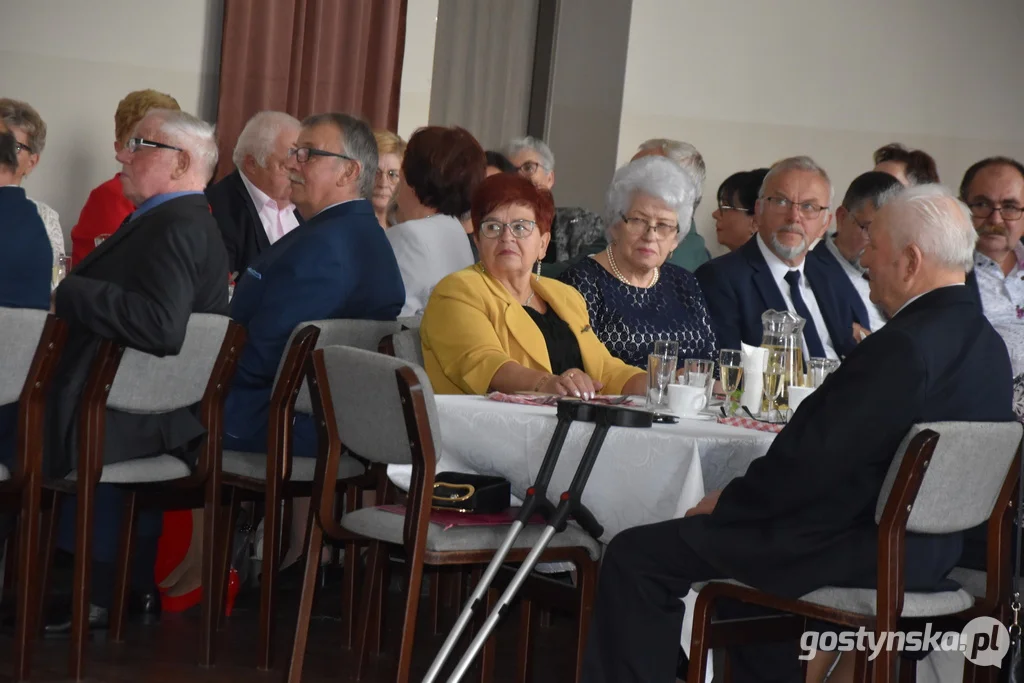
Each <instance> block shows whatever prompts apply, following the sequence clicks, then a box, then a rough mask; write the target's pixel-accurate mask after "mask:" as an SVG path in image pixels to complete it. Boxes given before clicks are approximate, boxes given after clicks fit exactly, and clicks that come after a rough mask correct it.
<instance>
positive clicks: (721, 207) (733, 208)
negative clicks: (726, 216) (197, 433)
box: [718, 204, 754, 214]
mask: <svg viewBox="0 0 1024 683" xmlns="http://www.w3.org/2000/svg"><path fill="white" fill-rule="evenodd" d="M718 210H719V211H721V212H722V213H725V212H726V211H739V212H740V213H745V214H752V213H754V211H753V210H752V209H744V208H743V207H742V206H729V205H728V204H719V205H718Z"/></svg>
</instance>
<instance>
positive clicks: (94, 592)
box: [44, 109, 228, 637]
mask: <svg viewBox="0 0 1024 683" xmlns="http://www.w3.org/2000/svg"><path fill="white" fill-rule="evenodd" d="M117 159H118V161H120V162H121V164H122V169H121V183H122V185H123V187H124V195H125V197H127V198H128V200H129V201H130V202H132V203H133V204H134V205H135V206H137V207H138V208H137V209H136V210H135V211H134V212H133V213H132V214H131V217H130V218H129V220H128V223H126V224H125V225H124V226H122V227H121V228H120V229H119V230H118V231H117V232H116V233H115V234H114V235H113V236H112V237H111V238H110V239H108V240H106V241H105V242H103V243H102V244H101V245H100V246H99V247H97V248H96V250H95V251H94V252H93V253H92V254H91V255H90V256H89V259H88V260H87V261H85V262H84V263H81V264H79V266H78V267H77V268H75V270H74V271H72V272H71V273H70V274H69V275H68V276H67V277H66V278H65V279H64V280H63V281H62V282H61V283H60V285H59V286H58V287H57V290H56V291H55V293H54V300H53V306H54V311H55V312H56V314H57V316H58V317H60V318H62V319H64V320H66V321H67V322H68V325H69V328H70V333H69V335H68V340H67V344H66V346H65V348H64V353H63V355H62V356H61V359H60V361H59V362H58V364H57V368H56V370H55V373H54V379H53V388H52V389H51V393H50V396H49V398H48V402H47V439H46V444H45V446H46V448H45V459H44V466H45V468H46V470H45V471H46V473H47V476H51V477H55V478H58V477H63V476H65V475H66V474H67V473H68V472H70V471H71V470H73V469H75V468H76V467H77V463H78V448H77V446H78V441H77V436H76V435H77V431H78V430H77V421H78V406H79V401H80V398H81V393H82V390H83V388H84V386H85V383H86V380H87V378H88V372H89V366H90V364H91V362H92V359H93V356H94V354H95V352H96V350H97V348H98V347H99V345H100V343H101V342H102V341H103V340H104V339H113V340H114V341H116V342H117V343H119V344H124V345H125V346H129V347H131V348H134V349H138V350H140V351H143V352H145V353H149V354H152V355H155V356H167V355H174V354H177V353H178V352H179V351H180V349H181V346H182V344H183V343H184V341H185V331H186V327H187V324H188V320H189V316H190V315H191V314H192V313H218V314H226V313H227V312H228V289H227V284H228V283H227V272H228V256H227V251H226V250H225V249H224V242H223V240H222V239H221V237H220V232H219V231H218V230H217V224H216V222H215V221H214V219H213V216H211V215H210V209H209V205H208V204H207V203H206V196H205V195H204V194H203V188H205V187H206V184H207V183H208V182H209V180H210V177H211V176H212V175H213V171H214V169H215V168H216V166H217V142H216V139H215V137H214V130H213V126H212V125H210V124H208V123H206V122H204V121H200V120H199V119H197V118H195V117H194V116H192V115H190V114H186V113H184V112H179V111H169V110H161V109H156V110H152V111H150V112H149V113H148V114H147V115H146V116H145V117H144V118H143V119H142V121H141V122H139V124H138V126H137V127H136V128H135V131H134V132H133V134H132V137H131V138H130V139H129V140H128V144H127V145H126V146H125V147H124V148H122V149H121V150H120V151H119V152H118V154H117ZM105 433H106V442H105V447H106V450H105V451H104V453H103V463H104V464H105V465H106V464H112V463H117V462H121V461H125V460H130V459H133V458H140V457H150V456H155V455H160V454H170V455H174V456H177V457H180V458H181V459H183V460H185V461H187V462H189V463H190V464H191V463H194V462H195V456H196V454H195V452H194V451H193V449H194V447H195V445H196V443H197V440H198V439H199V438H200V437H201V436H203V433H204V432H203V426H202V424H201V423H200V422H199V420H198V419H197V417H196V415H195V413H194V411H193V410H191V409H181V410H177V411H174V412H171V413H167V414H161V415H137V414H132V413H127V412H122V411H117V410H109V411H107V419H106V427H105ZM68 499H69V500H68V504H67V505H66V506H65V507H64V509H63V511H62V512H63V514H62V519H61V529H60V531H59V536H58V547H60V548H62V549H64V550H67V551H68V552H72V551H73V550H74V547H75V546H74V503H73V498H72V497H68ZM95 500H96V531H95V543H94V553H95V554H94V556H93V558H92V562H93V566H92V589H91V598H92V599H91V602H92V603H93V604H92V606H91V607H90V608H89V624H90V629H93V630H95V629H103V628H106V626H107V620H108V619H107V617H108V615H107V610H108V609H109V607H110V601H111V592H112V588H113V586H112V582H113V575H114V566H113V562H114V559H115V558H116V554H117V539H118V531H119V529H120V515H121V509H122V500H121V493H120V491H119V490H118V489H117V488H116V487H114V486H113V485H107V484H100V485H99V486H98V487H97V489H96V498H95ZM160 520H161V516H160V513H159V511H154V510H146V509H143V510H142V511H141V512H140V514H139V518H138V522H137V531H136V536H137V544H136V548H135V564H134V570H133V575H132V588H133V590H134V591H136V593H137V594H138V595H140V596H142V598H143V599H142V601H141V603H140V604H141V608H140V609H142V610H143V613H144V616H146V617H147V618H152V617H153V616H155V614H158V613H159V605H160V601H159V597H158V596H157V593H156V587H155V586H154V585H153V563H154V561H155V559H156V547H157V539H158V538H159V535H160ZM70 629H71V623H70V611H67V612H62V611H57V612H55V613H53V614H51V615H50V618H49V620H48V621H47V623H46V626H45V633H46V635H47V636H49V637H65V636H67V635H68V634H69V633H70Z"/></svg>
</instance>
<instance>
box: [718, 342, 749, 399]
mask: <svg viewBox="0 0 1024 683" xmlns="http://www.w3.org/2000/svg"><path fill="white" fill-rule="evenodd" d="M718 370H719V374H720V375H721V379H722V391H724V392H725V403H726V408H727V410H729V411H732V410H733V409H734V406H733V405H732V404H733V402H734V401H736V400H738V399H739V396H736V397H733V394H734V393H736V392H737V391H738V390H739V388H740V382H741V381H742V380H743V354H742V353H741V352H740V351H738V350H736V349H722V351H721V353H719V354H718Z"/></svg>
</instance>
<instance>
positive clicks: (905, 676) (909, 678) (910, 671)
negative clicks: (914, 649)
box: [899, 657, 967, 683]
mask: <svg viewBox="0 0 1024 683" xmlns="http://www.w3.org/2000/svg"><path fill="white" fill-rule="evenodd" d="M964 663H965V664H966V663H967V658H966V657H965V658H964ZM899 664H900V683H917V660H915V659H910V658H908V657H900V659H899Z"/></svg>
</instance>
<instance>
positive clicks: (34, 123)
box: [0, 97, 64, 265]
mask: <svg viewBox="0 0 1024 683" xmlns="http://www.w3.org/2000/svg"><path fill="white" fill-rule="evenodd" d="M0 120H3V122H4V124H5V125H6V126H7V129H8V130H9V131H10V132H11V133H12V134H13V135H14V138H15V140H16V141H17V148H18V172H17V173H15V174H14V182H13V183H12V184H14V185H21V184H22V183H23V182H24V181H25V178H27V177H28V176H29V175H30V174H31V173H32V171H34V170H35V168H36V165H37V164H38V163H39V158H40V157H41V156H42V154H43V148H44V147H46V123H45V122H44V121H43V119H42V117H41V116H39V112H37V111H36V110H35V109H34V108H33V107H32V105H30V104H29V103H28V102H22V101H20V100H12V99H10V98H7V97H3V98H0ZM32 201H33V202H34V203H35V205H36V209H37V210H38V211H39V217H40V218H42V219H43V224H44V225H45V226H46V235H47V237H49V238H50V248H51V251H52V255H53V265H56V264H57V260H58V259H59V258H60V257H61V256H64V231H63V230H62V229H61V227H60V216H58V215H57V212H56V211H54V210H53V209H52V208H50V207H49V206H48V205H46V204H44V203H43V202H41V201H38V200H35V199H33V200H32Z"/></svg>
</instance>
